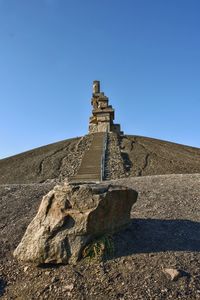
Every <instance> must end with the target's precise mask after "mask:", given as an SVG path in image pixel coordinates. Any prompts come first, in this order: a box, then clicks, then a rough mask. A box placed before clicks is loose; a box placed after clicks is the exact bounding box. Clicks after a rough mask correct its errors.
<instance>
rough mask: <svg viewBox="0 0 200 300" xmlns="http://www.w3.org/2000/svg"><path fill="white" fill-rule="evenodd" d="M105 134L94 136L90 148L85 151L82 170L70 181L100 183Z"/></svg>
mask: <svg viewBox="0 0 200 300" xmlns="http://www.w3.org/2000/svg"><path fill="white" fill-rule="evenodd" d="M103 140H104V133H103V132H101V133H95V134H93V139H92V142H91V145H90V148H89V149H88V150H86V151H85V154H84V156H83V158H82V162H81V165H80V168H79V170H78V172H77V174H76V175H74V176H72V177H71V178H70V181H78V182H82V181H83V182H84V181H100V180H101V159H102V154H103Z"/></svg>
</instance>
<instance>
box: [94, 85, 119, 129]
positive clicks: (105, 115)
mask: <svg viewBox="0 0 200 300" xmlns="http://www.w3.org/2000/svg"><path fill="white" fill-rule="evenodd" d="M91 104H92V107H93V109H92V116H91V117H90V120H89V133H95V132H115V133H118V134H123V132H122V131H121V129H120V124H114V123H113V121H114V117H115V114H114V109H113V108H112V105H109V103H108V97H106V96H105V95H104V93H103V92H100V81H98V80H95V81H93V94H92V99H91Z"/></svg>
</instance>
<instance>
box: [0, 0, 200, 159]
mask: <svg viewBox="0 0 200 300" xmlns="http://www.w3.org/2000/svg"><path fill="white" fill-rule="evenodd" d="M95 79H97V80H101V87H102V90H103V91H104V92H105V94H106V95H107V96H109V98H110V103H111V104H112V105H113V106H114V108H115V110H116V122H120V123H121V126H122V129H123V130H124V132H125V133H127V134H133V135H143V136H149V137H155V138H159V139H163V140H169V141H174V142H177V143H183V144H188V145H192V146H196V147H200V138H199V137H200V120H199V119H200V118H199V113H200V1H199V0H187V1H186V0H167V1H164V0H137V1H136V0H101V1H99V0H0V109H1V111H0V112H1V117H0V141H1V142H0V158H3V157H6V156H10V155H13V154H15V153H19V152H22V151H25V150H28V149H32V148H35V147H38V146H41V145H45V144H49V143H52V142H56V141H59V140H63V139H67V138H70V137H75V136H81V135H84V134H86V133H87V129H88V118H89V116H90V111H91V107H90V98H91V85H92V81H93V80H95Z"/></svg>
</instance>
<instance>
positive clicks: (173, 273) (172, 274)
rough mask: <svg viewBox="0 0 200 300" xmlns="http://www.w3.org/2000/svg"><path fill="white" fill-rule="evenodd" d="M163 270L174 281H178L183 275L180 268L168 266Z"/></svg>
mask: <svg viewBox="0 0 200 300" xmlns="http://www.w3.org/2000/svg"><path fill="white" fill-rule="evenodd" d="M163 272H164V273H165V274H167V275H169V276H170V277H171V280H172V281H176V280H178V279H179V278H180V277H181V276H182V274H181V271H180V270H178V269H172V268H169V269H168V268H166V269H164V270H163Z"/></svg>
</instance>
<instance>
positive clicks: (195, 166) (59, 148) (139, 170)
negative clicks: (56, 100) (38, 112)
mask: <svg viewBox="0 0 200 300" xmlns="http://www.w3.org/2000/svg"><path fill="white" fill-rule="evenodd" d="M91 138H92V135H86V136H84V137H82V138H75V139H69V140H65V141H61V142H58V143H54V144H51V145H47V146H44V147H40V148H37V149H33V150H31V151H28V152H25V153H21V154H18V155H15V156H12V157H9V158H6V159H2V160H0V171H1V172H0V184H13V183H42V182H45V181H47V180H51V179H56V180H60V179H63V178H69V177H70V176H72V175H74V174H76V172H77V170H78V168H79V166H80V162H81V159H82V157H83V154H84V151H85V150H86V149H88V147H89V145H90V142H91ZM119 146H120V149H121V155H122V158H123V160H124V165H126V167H125V168H126V172H125V173H124V174H122V176H117V173H116V172H117V171H116V172H114V173H115V175H116V176H115V177H117V178H119V177H130V176H144V175H162V174H163V175H164V174H186V173H190V174H191V173H200V149H198V148H194V147H189V146H184V145H179V144H175V143H171V142H167V141H161V140H156V139H152V138H147V137H139V136H126V135H125V136H122V137H121V139H120V140H119ZM112 150H113V149H112ZM113 153H114V151H111V157H109V159H113V162H114V164H115V157H112V156H113V155H114V154H113ZM111 173H112V172H111ZM110 178H111V179H112V178H113V177H112V174H111V177H110Z"/></svg>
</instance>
